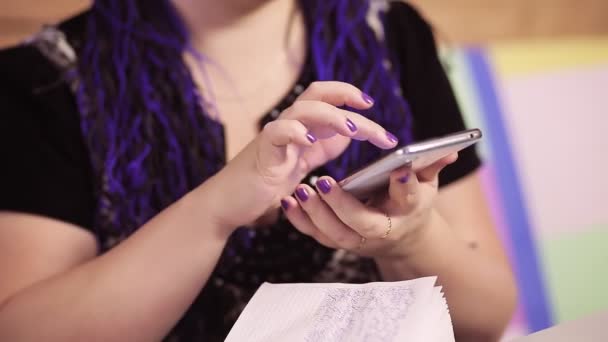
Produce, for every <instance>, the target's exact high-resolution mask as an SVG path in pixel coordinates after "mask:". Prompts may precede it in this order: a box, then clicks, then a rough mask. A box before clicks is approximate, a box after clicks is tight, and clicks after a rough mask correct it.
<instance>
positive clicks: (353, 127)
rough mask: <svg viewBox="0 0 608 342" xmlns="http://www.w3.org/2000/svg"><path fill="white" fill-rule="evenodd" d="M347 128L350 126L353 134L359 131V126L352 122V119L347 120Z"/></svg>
mask: <svg viewBox="0 0 608 342" xmlns="http://www.w3.org/2000/svg"><path fill="white" fill-rule="evenodd" d="M346 126H348V129H350V131H351V132H356V131H357V126H356V125H355V123H354V122H352V121H350V119H346Z"/></svg>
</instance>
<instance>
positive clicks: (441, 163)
mask: <svg viewBox="0 0 608 342" xmlns="http://www.w3.org/2000/svg"><path fill="white" fill-rule="evenodd" d="M457 159H458V153H452V154H450V155H449V156H447V157H443V158H441V159H439V160H438V161H436V162H434V163H433V164H431V165H429V166H427V167H426V168H424V169H422V170H420V171H418V172H417V173H416V174H417V175H418V180H419V181H420V182H433V181H435V180H437V177H438V176H439V172H441V170H443V168H444V167H446V166H448V165H450V164H452V163H453V162H455V161H456V160H457Z"/></svg>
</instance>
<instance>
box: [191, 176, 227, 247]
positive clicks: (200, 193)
mask: <svg viewBox="0 0 608 342" xmlns="http://www.w3.org/2000/svg"><path fill="white" fill-rule="evenodd" d="M217 183H218V182H217V180H215V176H213V177H211V178H209V179H208V180H207V181H205V182H204V183H203V184H201V185H200V186H198V187H197V188H195V189H194V190H192V191H191V192H190V193H188V194H187V195H186V196H184V198H183V199H182V200H183V201H185V202H186V205H187V206H189V208H190V210H191V212H192V213H193V215H194V216H195V217H196V219H197V220H199V222H201V226H203V225H204V226H205V229H209V230H211V231H212V232H213V234H214V235H215V236H217V237H218V238H220V239H223V240H228V237H230V235H231V234H232V233H233V232H234V230H235V229H236V228H237V225H235V224H232V223H231V222H230V221H229V220H228V219H227V218H226V215H228V214H229V213H230V211H229V210H228V209H227V208H226V206H227V205H229V203H230V202H229V201H228V199H226V198H225V192H226V189H222V186H221V184H217Z"/></svg>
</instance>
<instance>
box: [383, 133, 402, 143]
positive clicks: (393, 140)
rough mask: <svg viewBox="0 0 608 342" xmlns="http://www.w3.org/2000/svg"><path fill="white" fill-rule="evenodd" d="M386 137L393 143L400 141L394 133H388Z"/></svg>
mask: <svg viewBox="0 0 608 342" xmlns="http://www.w3.org/2000/svg"><path fill="white" fill-rule="evenodd" d="M386 137H387V138H388V140H390V141H391V142H392V143H396V142H398V141H399V139H397V137H396V136H394V135H393V133H391V132H386Z"/></svg>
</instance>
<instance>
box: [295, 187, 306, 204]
mask: <svg viewBox="0 0 608 342" xmlns="http://www.w3.org/2000/svg"><path fill="white" fill-rule="evenodd" d="M296 196H298V199H299V200H300V201H302V202H306V201H308V191H306V189H304V188H297V189H296Z"/></svg>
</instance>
